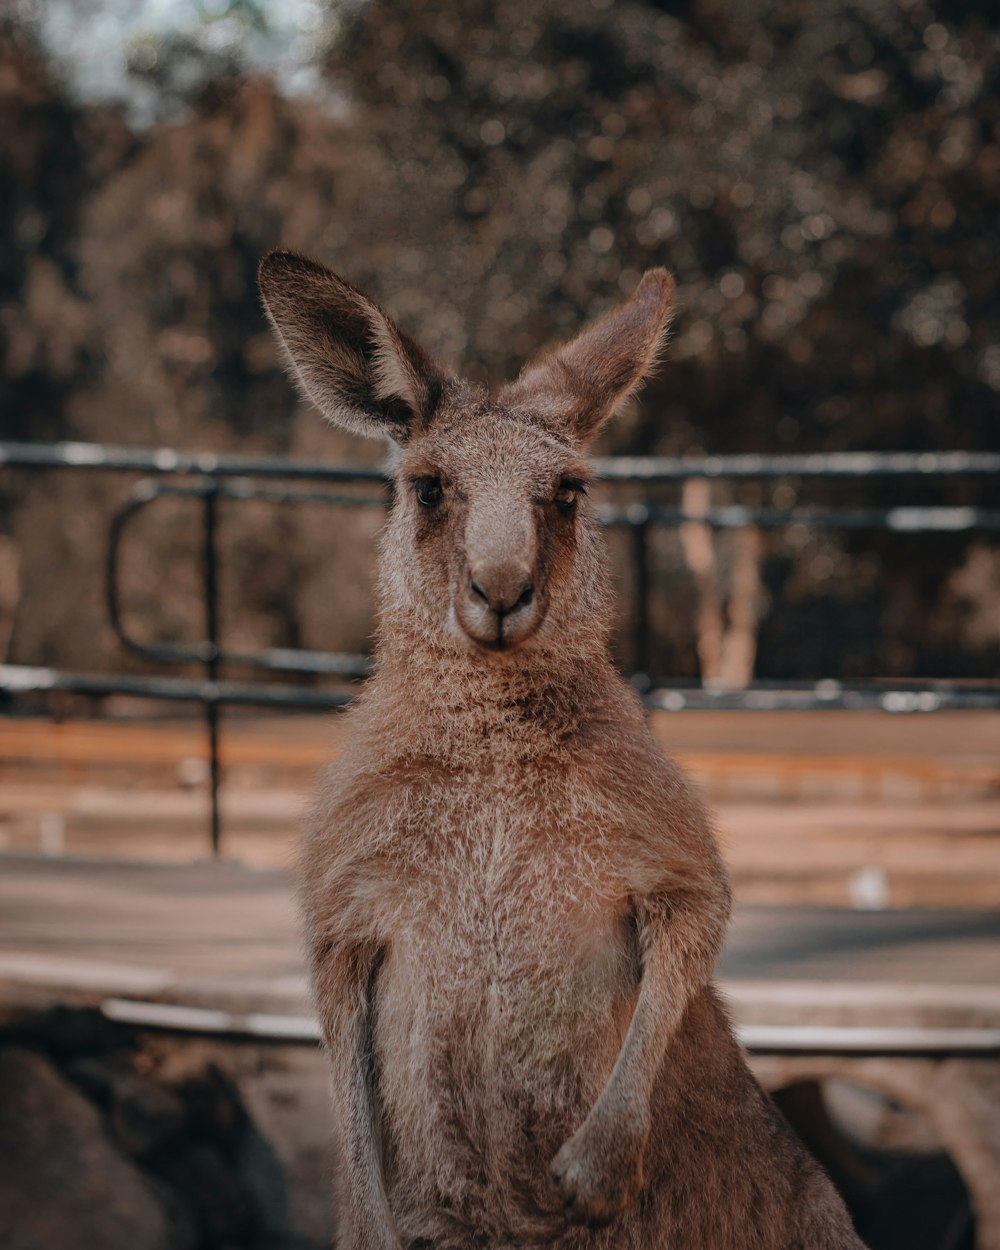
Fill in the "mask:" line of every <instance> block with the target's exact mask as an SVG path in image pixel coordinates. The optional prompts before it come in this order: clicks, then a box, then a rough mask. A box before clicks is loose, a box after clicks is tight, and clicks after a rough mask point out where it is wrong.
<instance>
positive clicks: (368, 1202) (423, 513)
mask: <svg viewBox="0 0 1000 1250" xmlns="http://www.w3.org/2000/svg"><path fill="white" fill-rule="evenodd" d="M260 285H261V290H262V292H263V296H264V301H265V304H266V307H267V311H268V313H269V315H270V317H271V320H272V322H273V324H274V326H275V328H276V330H277V332H278V335H279V337H280V339H281V341H282V342H283V344H284V347H285V349H286V351H287V354H288V358H289V360H290V362H291V365H292V367H293V369H294V371H295V373H296V374H297V376H298V379H299V381H300V382H301V385H302V387H303V389H304V391H305V393H306V395H307V396H309V397H310V398H311V399H312V400H313V401H314V402H315V403H316V404H317V405H318V407H319V408H320V410H321V411H322V412H323V413H324V414H325V415H326V416H327V417H328V418H329V419H330V420H332V421H336V422H338V423H340V424H341V425H343V426H346V427H347V428H348V429H349V430H354V431H356V432H358V433H361V434H368V435H373V436H380V437H385V436H388V437H389V438H391V439H392V440H393V441H394V442H395V443H396V444H397V445H398V447H399V454H398V458H397V461H396V465H395V470H394V472H395V480H396V495H395V501H394V504H393V507H392V510H391V514H390V517H389V520H388V523H387V526H386V529H385V532H384V536H383V539H382V544H381V569H380V580H379V604H380V615H379V630H378V646H377V651H376V662H375V668H374V675H373V676H372V678H371V680H370V681H369V682H368V684H367V686H366V688H365V690H364V693H363V695H362V696H361V697H360V698H359V699H358V701H357V703H356V705H355V706H354V707H353V708H352V709H351V711H350V712H349V713H348V714H347V715H348V717H349V726H350V732H349V733H348V734H347V746H346V747H345V749H344V752H343V754H342V755H341V757H340V758H339V759H337V760H336V761H335V762H334V763H333V765H332V766H331V767H330V769H329V771H328V773H327V776H326V780H325V784H324V786H323V788H322V791H321V793H320V795H319V798H318V800H317V803H316V807H315V813H314V818H313V821H312V828H311V833H310V834H309V836H308V839H307V841H306V845H305V851H304V856H303V860H302V901H303V907H304V912H305V923H306V933H307V938H308V945H309V952H310V957H311V966H312V975H313V984H314V990H315V996H316V1003H317V1007H318V1011H319V1015H320V1019H321V1023H322V1028H323V1035H324V1039H325V1043H326V1047H327V1050H328V1052H329V1058H330V1062H331V1064H332V1077H333V1080H332V1088H333V1100H334V1111H335V1131H336V1146H337V1192H338V1204H339V1205H338V1224H339V1229H338V1233H339V1241H338V1244H339V1245H340V1246H342V1247H345V1248H348V1250H402V1248H405V1250H416V1248H417V1247H433V1248H434V1250H470V1248H472V1247H483V1248H486V1247H488V1248H490V1250H501V1248H503V1250H515V1248H521V1247H527V1246H554V1247H560V1248H561V1250H571V1248H572V1250H597V1248H598V1247H604V1248H608V1250H610V1248H612V1247H614V1248H615V1250H627V1248H632V1250H667V1247H669V1248H670V1250H779V1248H780V1250H793V1248H794V1250H848V1248H851V1250H857V1248H858V1247H861V1244H862V1243H861V1242H860V1241H859V1240H858V1238H857V1236H856V1235H855V1233H854V1232H853V1230H852V1227H851V1222H850V1219H849V1217H848V1215H847V1212H846V1210H845V1208H844V1206H843V1204H842V1203H841V1201H840V1199H839V1198H838V1196H837V1195H836V1193H835V1192H834V1190H833V1187H832V1186H831V1184H830V1182H829V1181H828V1180H827V1178H826V1177H825V1176H824V1174H823V1173H822V1171H821V1170H820V1169H819V1167H818V1166H817V1165H816V1164H815V1163H814V1161H813V1160H812V1159H811V1158H810V1157H809V1156H808V1154H807V1153H806V1152H805V1150H804V1149H803V1148H802V1146H801V1145H800V1144H799V1143H798V1141H797V1140H796V1139H795V1138H794V1137H793V1136H792V1134H791V1133H790V1132H789V1130H788V1128H787V1127H786V1125H785V1123H784V1122H783V1120H782V1119H781V1117H780V1115H779V1114H778V1113H777V1111H776V1110H775V1109H774V1107H773V1106H772V1104H771V1102H770V1101H769V1100H768V1098H767V1097H766V1096H765V1094H764V1093H763V1092H762V1091H761V1089H760V1087H759V1086H758V1085H757V1083H756V1082H755V1080H754V1078H753V1076H752V1075H751V1074H750V1071H749V1070H748V1068H747V1066H746V1063H745V1061H744V1058H743V1055H742V1053H741V1052H740V1049H739V1046H738V1045H737V1043H736V1041H735V1040H734V1037H733V1034H732V1031H731V1029H730V1026H729V1023H728V1021H727V1019H726V1015H725V1012H724V1010H723V1008H722V1007H721V1005H720V1003H719V1000H718V998H717V996H716V994H715V991H714V990H713V988H712V986H711V984H710V977H711V974H712V969H713V967H714V965H715V962H716V958H717V956H718V954H719V950H720V947H721V945H722V941H723V935H724V932H725V928H726V923H727V919H728V916H729V908H730V896H729V886H728V882H727V878H726V872H725V868H724V866H723V864H722V861H721V859H720V857H719V852H718V849H717V847H716V843H715V839H714V837H713V834H712V829H711V826H710V823H709V820H708V818H707V817H706V814H705V812H704V811H703V809H702V807H701V805H700V803H699V802H698V800H697V799H696V797H695V796H694V795H693V794H692V793H691V791H690V790H689V788H688V786H687V784H686V782H685V780H684V778H683V776H682V775H681V773H680V772H679V770H678V768H677V766H676V765H675V764H673V763H672V762H671V761H670V760H668V759H665V758H664V756H663V755H662V754H661V753H660V751H659V749H658V748H657V746H656V745H655V743H654V742H653V739H652V737H651V734H650V732H649V729H648V727H647V724H646V721H645V718H644V715H643V711H642V708H641V705H640V703H639V701H638V699H637V698H636V696H635V694H634V693H633V692H632V690H631V689H630V688H629V686H628V685H627V684H626V683H625V682H624V681H623V680H622V678H621V677H620V676H619V674H618V673H617V672H616V671H615V669H614V668H613V666H612V664H611V660H610V658H609V648H608V637H609V630H610V624H609V622H610V609H609V592H608V585H607V580H606V576H605V572H604V568H603V563H602V554H601V546H600V543H599V540H598V535H597V531H596V526H595V523H594V520H593V519H592V517H591V516H590V512H589V509H588V507H587V500H586V494H587V483H588V467H587V462H586V460H585V459H584V455H583V452H584V449H585V447H586V446H587V444H588V443H589V442H590V440H591V439H592V438H593V436H594V435H595V434H596V433H597V431H598V430H599V429H600V427H601V426H602V425H603V423H604V422H605V421H606V420H607V419H608V418H609V417H610V416H611V415H612V413H613V412H614V410H615V409H616V408H617V407H618V406H619V405H620V404H621V403H622V401H623V400H624V399H625V397H626V396H627V395H628V394H630V393H631V392H632V391H633V390H635V388H636V387H637V386H638V385H639V384H640V383H641V382H642V380H643V378H644V377H645V375H646V374H647V373H648V372H649V370H650V369H651V367H652V366H653V364H654V362H655V359H656V355H657V351H658V349H659V346H660V344H661V342H662V340H663V336H664V331H665V328H666V325H667V321H668V318H669V314H670V306H671V298H672V290H673V283H672V281H671V278H670V276H669V275H668V274H667V273H666V272H665V271H663V270H662V269H654V270H651V271H650V272H649V273H647V274H646V275H645V277H644V278H643V279H642V281H641V282H640V284H639V286H638V288H637V289H636V291H635V294H634V295H633V296H632V298H631V299H629V300H628V301H627V302H626V303H625V304H624V305H623V306H622V307H621V308H619V309H618V310H616V311H613V312H611V313H609V314H608V315H606V316H605V317H604V318H603V319H602V320H601V321H599V322H597V323H596V324H595V325H594V326H592V327H591V328H590V329H588V330H585V331H584V332H583V333H582V334H580V335H579V336H578V337H577V338H576V339H574V340H573V341H572V342H571V343H569V344H568V345H567V346H564V347H560V348H558V349H557V350H555V351H553V352H552V353H550V354H549V355H547V356H544V357H542V358H541V359H540V360H538V361H537V362H535V363H533V364H531V365H529V366H528V367H527V368H526V369H525V371H524V372H523V373H522V374H521V376H520V377H519V378H518V379H517V380H516V381H515V382H513V383H510V384H509V385H507V386H505V387H504V388H503V389H502V390H501V391H500V392H499V393H498V394H497V395H495V396H492V395H489V394H487V393H486V392H484V391H482V390H480V389H477V388H476V387H473V386H471V385H469V384H467V383H465V382H462V381H460V380H459V379H457V378H455V377H452V376H450V375H449V374H448V373H447V372H445V371H444V370H442V369H440V368H439V367H437V366H436V365H435V364H433V363H432V362H431V361H430V360H429V359H428V358H427V356H426V355H425V354H424V353H423V351H422V350H421V349H420V348H419V347H418V346H417V345H416V344H415V343H414V342H413V341H412V340H411V339H410V338H408V337H407V336H406V335H405V334H403V333H402V332H401V331H400V330H399V329H398V328H397V326H396V325H395V324H394V323H393V322H392V321H391V320H390V318H389V317H388V316H387V315H386V314H385V313H384V312H383V311H382V310H381V309H380V308H379V307H378V306H377V305H376V304H375V303H373V302H372V301H371V300H370V299H368V298H367V297H366V296H365V295H363V294H362V293H361V292H360V291H358V290H357V289H355V288H354V287H353V286H351V285H350V284H349V283H347V282H345V281H344V280H343V279H341V278H339V277H337V276H336V275H335V274H333V273H331V272H329V271H328V270H326V269H324V268H323V267H322V266H320V265H317V264H314V263H312V262H311V261H308V260H305V259H303V258H302V257H299V256H296V255H294V254H292V253H289V252H272V253H271V254H270V255H269V256H267V257H265V259H264V261H263V262H262V264H261V270H260Z"/></svg>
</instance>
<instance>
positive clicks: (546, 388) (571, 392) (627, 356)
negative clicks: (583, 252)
mask: <svg viewBox="0 0 1000 1250" xmlns="http://www.w3.org/2000/svg"><path fill="white" fill-rule="evenodd" d="M673 294H674V280H673V278H671V276H670V274H669V273H667V271H666V270H665V269H650V270H648V271H647V272H646V273H645V274H644V275H643V278H642V281H641V282H640V283H639V285H638V286H637V287H636V289H635V292H634V293H633V295H632V297H631V298H630V299H629V300H628V302H627V303H625V304H623V305H622V306H621V307H620V308H616V309H614V311H612V312H610V313H607V314H606V315H605V316H604V317H602V318H601V320H600V321H598V322H596V323H595V324H594V325H592V326H588V327H587V329H585V330H583V331H582V332H581V333H580V334H578V335H577V337H576V338H575V339H573V340H572V341H571V342H569V343H566V344H565V345H564V346H562V347H557V348H555V349H554V350H553V351H550V352H547V353H546V354H545V355H543V356H542V357H541V358H540V359H538V360H536V361H532V362H531V363H530V364H529V365H527V366H526V367H525V369H524V370H523V371H522V373H521V376H520V377H519V378H518V379H517V380H516V381H515V382H512V383H511V384H510V385H509V386H507V387H506V388H505V390H504V392H503V399H504V400H505V401H506V402H508V403H511V404H518V405H520V404H523V405H525V406H526V407H527V406H530V407H533V408H536V409H537V410H538V411H539V413H540V415H541V416H542V418H543V419H544V420H546V421H547V422H549V423H551V424H553V425H557V426H560V427H561V428H562V429H564V430H567V431H568V433H569V434H570V435H571V437H572V438H574V439H575V440H576V441H578V442H579V443H580V444H581V445H586V444H587V443H589V442H590V440H591V439H592V438H593V437H594V435H595V434H596V433H597V432H598V430H599V429H600V428H601V426H602V425H604V423H605V422H606V421H607V420H608V419H609V418H610V417H611V416H613V415H614V413H615V411H616V410H617V409H618V408H620V407H621V405H622V404H623V403H624V402H625V400H626V399H627V398H628V397H629V396H630V395H631V394H633V393H634V392H635V391H636V390H637V389H638V387H639V385H640V384H641V383H642V381H643V379H644V378H646V377H647V376H648V374H650V373H651V372H652V371H653V369H654V368H655V366H656V358H657V355H658V353H659V350H660V348H661V346H662V345H663V342H664V340H665V338H666V331H667V327H668V325H669V324H670V317H671V306H672V303H673Z"/></svg>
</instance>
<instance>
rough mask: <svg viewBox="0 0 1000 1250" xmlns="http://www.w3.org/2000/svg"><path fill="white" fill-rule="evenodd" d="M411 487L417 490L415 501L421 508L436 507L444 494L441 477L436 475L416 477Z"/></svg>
mask: <svg viewBox="0 0 1000 1250" xmlns="http://www.w3.org/2000/svg"><path fill="white" fill-rule="evenodd" d="M413 489H414V490H415V491H416V492H417V502H418V503H419V504H420V506H421V507H423V508H436V507H437V505H438V504H439V503H440V502H441V498H442V496H443V495H444V491H443V490H442V489H441V479H440V478H437V477H418V478H417V480H416V481H415V482H414V483H413Z"/></svg>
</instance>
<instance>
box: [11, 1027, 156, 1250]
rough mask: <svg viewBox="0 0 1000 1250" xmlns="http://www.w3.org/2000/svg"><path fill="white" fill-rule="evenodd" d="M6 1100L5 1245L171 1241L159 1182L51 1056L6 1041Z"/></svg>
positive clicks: (29, 1248)
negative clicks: (119, 1147) (117, 1144)
mask: <svg viewBox="0 0 1000 1250" xmlns="http://www.w3.org/2000/svg"><path fill="white" fill-rule="evenodd" d="M0 1109H2V1111H0V1244H2V1246H3V1250H52V1247H55V1246H58V1247H59V1250H98V1248H99V1250H168V1247H169V1246H170V1244H171V1240H172V1239H171V1238H170V1236H169V1235H168V1227H167V1220H166V1217H165V1214H164V1211H163V1208H162V1207H161V1206H160V1203H159V1201H158V1200H157V1197H156V1195H155V1194H154V1192H153V1190H152V1189H151V1188H150V1186H149V1185H148V1184H147V1182H146V1181H145V1180H144V1179H143V1177H142V1175H141V1174H140V1173H139V1172H138V1171H137V1170H136V1168H134V1167H133V1166H132V1165H131V1164H130V1163H129V1162H128V1161H127V1160H126V1159H124V1158H122V1156H121V1155H120V1154H118V1153H117V1152H116V1150H115V1149H114V1148H113V1146H112V1145H111V1143H110V1142H109V1141H108V1140H107V1138H106V1137H105V1135H104V1130H103V1127H102V1124H101V1119H100V1116H99V1114H98V1112H97V1111H96V1110H95V1109H94V1107H92V1106H91V1105H90V1103H88V1102H87V1101H86V1099H85V1098H84V1097H83V1096H82V1095H81V1094H80V1093H79V1092H78V1091H77V1090H76V1089H74V1088H73V1087H72V1086H71V1085H69V1084H67V1083H66V1082H65V1081H64V1080H63V1079H62V1077H61V1076H60V1075H59V1074H58V1073H57V1072H56V1070H55V1069H54V1068H53V1067H52V1066H51V1065H50V1064H49V1063H47V1062H46V1061H45V1060H44V1059H42V1058H41V1057H40V1056H39V1055H37V1054H34V1053H32V1052H30V1051H26V1050H19V1049H8V1050H0Z"/></svg>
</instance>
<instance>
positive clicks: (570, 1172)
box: [549, 1125, 642, 1225]
mask: <svg viewBox="0 0 1000 1250" xmlns="http://www.w3.org/2000/svg"><path fill="white" fill-rule="evenodd" d="M586 1127H587V1126H586V1125H585V1126H584V1128H583V1129H581V1130H580V1131H579V1132H578V1133H576V1134H575V1135H574V1136H573V1137H571V1138H570V1139H569V1141H568V1142H566V1143H565V1144H564V1145H563V1146H562V1148H561V1149H560V1151H559V1153H558V1154H557V1155H556V1157H555V1158H554V1159H553V1160H552V1164H551V1166H550V1168H549V1171H550V1173H551V1175H552V1180H553V1181H554V1183H555V1187H556V1191H557V1193H558V1194H559V1197H560V1199H561V1200H562V1204H563V1210H564V1211H565V1214H566V1219H567V1220H568V1221H569V1222H570V1223H571V1224H593V1225H600V1224H607V1223H609V1222H610V1221H611V1220H613V1219H614V1218H615V1216H616V1215H619V1214H621V1212H622V1211H624V1210H625V1208H626V1207H627V1206H628V1205H629V1203H630V1202H631V1201H632V1199H633V1198H634V1197H635V1196H636V1194H637V1193H638V1192H639V1190H640V1189H641V1188H642V1151H641V1148H640V1147H639V1146H638V1145H630V1146H629V1147H626V1148H624V1149H623V1148H622V1147H621V1146H619V1147H618V1148H617V1149H615V1148H610V1149H609V1148H608V1143H605V1142H603V1141H600V1140H596V1141H595V1140H593V1139H591V1140H589V1141H588V1140H587V1139H588V1136H589V1135H588V1134H587V1133H586Z"/></svg>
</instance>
